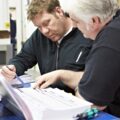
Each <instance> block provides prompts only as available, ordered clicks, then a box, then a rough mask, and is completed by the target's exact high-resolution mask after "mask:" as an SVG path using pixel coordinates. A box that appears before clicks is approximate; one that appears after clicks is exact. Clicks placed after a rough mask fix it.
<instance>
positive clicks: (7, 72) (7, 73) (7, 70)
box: [1, 65, 16, 80]
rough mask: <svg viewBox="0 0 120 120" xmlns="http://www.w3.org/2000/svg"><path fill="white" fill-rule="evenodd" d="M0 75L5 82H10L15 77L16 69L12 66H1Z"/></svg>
mask: <svg viewBox="0 0 120 120" xmlns="http://www.w3.org/2000/svg"><path fill="white" fill-rule="evenodd" d="M1 74H2V75H3V76H4V77H5V78H6V80H12V79H14V78H15V76H16V68H15V66H14V65H6V66H3V67H2V70H1Z"/></svg>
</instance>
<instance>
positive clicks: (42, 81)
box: [33, 71, 59, 88]
mask: <svg viewBox="0 0 120 120" xmlns="http://www.w3.org/2000/svg"><path fill="white" fill-rule="evenodd" d="M58 73H59V71H53V72H49V73H46V74H44V75H42V76H39V77H37V78H36V80H37V82H36V84H35V86H34V87H33V88H46V87H48V86H49V85H51V84H53V83H55V82H56V81H57V80H59V75H58Z"/></svg>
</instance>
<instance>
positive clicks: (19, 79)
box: [6, 65, 24, 86]
mask: <svg viewBox="0 0 120 120" xmlns="http://www.w3.org/2000/svg"><path fill="white" fill-rule="evenodd" d="M6 67H7V68H8V69H9V70H11V71H12V69H11V68H9V67H8V65H7V66H6ZM15 78H16V79H17V80H18V81H20V82H21V84H22V86H24V82H23V81H22V80H21V78H20V77H19V76H18V75H17V74H16V75H15Z"/></svg>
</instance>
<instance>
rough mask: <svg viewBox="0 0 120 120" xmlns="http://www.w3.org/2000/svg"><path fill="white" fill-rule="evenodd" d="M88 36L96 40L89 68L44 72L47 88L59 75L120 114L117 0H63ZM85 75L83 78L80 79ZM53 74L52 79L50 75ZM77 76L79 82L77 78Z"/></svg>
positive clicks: (119, 15)
mask: <svg viewBox="0 0 120 120" xmlns="http://www.w3.org/2000/svg"><path fill="white" fill-rule="evenodd" d="M60 4H61V6H62V8H63V10H64V11H66V12H68V13H69V15H70V17H71V18H72V19H73V20H74V21H75V22H76V23H77V27H78V28H79V29H80V30H81V31H82V32H83V34H84V36H85V37H87V38H91V39H92V40H94V44H93V47H92V50H91V51H90V54H89V56H88V59H87V62H86V66H85V72H84V74H81V72H73V71H65V70H58V71H55V73H56V74H55V73H54V74H55V78H54V79H52V80H51V79H50V77H51V78H52V76H53V72H52V73H51V74H47V75H46V76H44V77H43V78H41V79H42V81H41V82H43V81H45V80H46V81H45V83H44V84H42V85H41V86H39V85H40V83H41V82H40V81H38V82H37V85H36V86H35V87H42V88H45V87H46V86H48V85H49V84H52V83H53V82H55V81H57V80H58V78H60V79H61V80H63V82H64V83H65V84H67V85H68V86H70V87H71V88H72V89H75V90H78V91H79V93H78V94H79V96H80V97H82V98H84V99H86V100H87V101H90V102H92V103H93V104H94V105H95V106H97V107H98V108H99V109H102V110H105V111H107V112H108V113H110V114H113V115H116V116H119V117H120V11H119V6H118V3H117V0H65V1H64V0H60ZM80 77H81V79H80ZM47 78H49V79H47ZM74 80H76V81H77V82H74Z"/></svg>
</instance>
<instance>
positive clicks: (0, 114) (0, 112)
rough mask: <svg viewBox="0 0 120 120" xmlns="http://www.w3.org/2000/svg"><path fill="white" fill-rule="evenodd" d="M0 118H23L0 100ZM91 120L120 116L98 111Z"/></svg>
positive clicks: (104, 119) (1, 119)
mask: <svg viewBox="0 0 120 120" xmlns="http://www.w3.org/2000/svg"><path fill="white" fill-rule="evenodd" d="M0 120H23V119H21V118H18V117H17V116H16V115H15V114H14V113H12V112H11V111H10V110H8V109H7V108H5V107H4V105H3V104H2V102H0ZM93 120H120V118H117V117H115V116H112V115H110V114H107V113H105V112H100V113H99V115H98V117H97V118H94V119H93Z"/></svg>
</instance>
